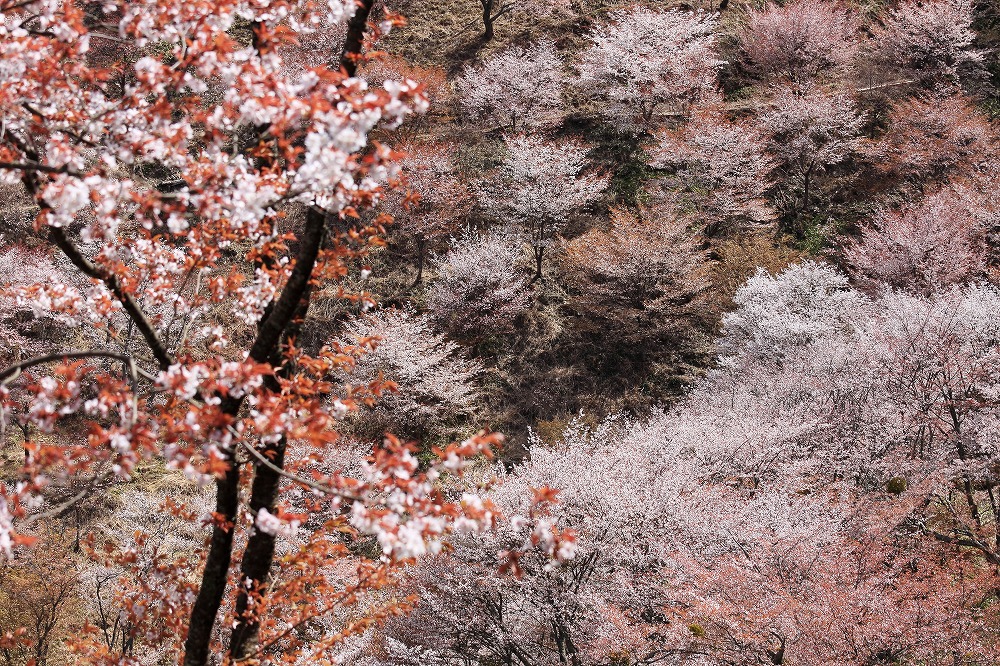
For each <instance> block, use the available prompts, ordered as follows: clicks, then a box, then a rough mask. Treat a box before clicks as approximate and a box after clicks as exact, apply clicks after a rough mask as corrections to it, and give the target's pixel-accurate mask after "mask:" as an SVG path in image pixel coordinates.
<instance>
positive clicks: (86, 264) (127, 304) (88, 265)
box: [49, 227, 174, 370]
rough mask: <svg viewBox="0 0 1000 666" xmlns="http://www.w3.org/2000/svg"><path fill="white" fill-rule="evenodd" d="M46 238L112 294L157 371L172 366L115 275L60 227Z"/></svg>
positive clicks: (161, 345)
mask: <svg viewBox="0 0 1000 666" xmlns="http://www.w3.org/2000/svg"><path fill="white" fill-rule="evenodd" d="M49 238H50V239H51V240H52V242H53V243H55V244H56V246H58V248H59V249H60V250H62V251H63V254H65V255H66V256H67V257H68V258H69V260H70V261H72V262H73V265H74V266H76V267H77V268H78V269H79V270H80V272H82V273H83V274H84V275H87V276H89V277H92V278H94V279H95V280H100V281H101V282H103V283H104V285H105V286H106V287H107V288H108V289H109V290H110V291H111V293H112V294H114V295H115V298H117V299H118V302H120V303H121V304H122V307H124V308H125V312H127V313H128V316H129V317H131V318H132V321H133V322H135V326H136V328H137V329H139V333H141V334H142V337H143V339H145V340H146V344H147V345H149V348H150V350H151V351H152V352H153V357H154V358H156V362H157V363H158V364H159V366H160V369H161V370H166V369H167V368H169V367H170V366H171V365H173V364H174V359H173V358H172V357H171V356H170V354H169V353H168V352H167V349H166V347H164V346H163V342H162V341H161V340H160V337H159V335H157V333H156V329H154V328H153V325H152V323H150V321H149V319H148V318H147V317H146V313H145V312H143V310H142V307H141V306H140V305H139V303H138V301H136V300H135V297H134V296H132V294H130V293H128V292H127V291H125V290H124V289H122V286H121V283H120V282H119V281H118V277H117V276H115V275H108V274H106V273H105V272H104V271H102V270H101V269H100V268H98V267H97V266H95V265H94V264H93V263H92V262H91V261H90V260H89V259H87V257H85V256H84V255H83V253H82V252H80V250H79V248H77V247H76V246H75V245H73V243H72V242H71V241H70V240H69V238H67V237H66V231H65V230H64V229H62V228H60V227H52V228H51V229H50V230H49Z"/></svg>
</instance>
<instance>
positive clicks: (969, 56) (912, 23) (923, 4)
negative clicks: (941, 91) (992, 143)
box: [872, 0, 985, 88]
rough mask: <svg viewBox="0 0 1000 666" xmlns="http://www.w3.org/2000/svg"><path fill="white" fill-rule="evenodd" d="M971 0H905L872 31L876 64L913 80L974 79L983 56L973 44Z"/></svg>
mask: <svg viewBox="0 0 1000 666" xmlns="http://www.w3.org/2000/svg"><path fill="white" fill-rule="evenodd" d="M972 21H973V3H972V2H970V1H969V0H927V1H923V0H921V1H920V2H918V1H917V0H907V1H906V2H901V3H899V5H898V6H897V7H895V8H893V9H891V10H890V11H889V12H888V14H887V15H886V16H885V18H884V19H883V21H882V23H883V25H882V26H881V28H880V29H879V30H877V32H876V34H875V35H874V40H873V48H872V51H873V53H872V56H873V57H874V59H875V60H877V61H878V63H879V64H880V66H882V67H885V68H887V69H888V70H889V71H894V72H898V75H899V76H901V77H903V78H906V79H908V80H912V81H914V82H916V83H917V84H919V85H921V86H923V87H926V88H934V87H935V86H937V85H938V84H942V83H952V84H954V83H962V84H970V83H977V82H980V81H981V80H982V79H983V75H984V69H983V67H984V59H985V54H984V53H983V52H982V51H980V50H979V49H977V48H975V41H976V34H975V32H974V31H973V30H972Z"/></svg>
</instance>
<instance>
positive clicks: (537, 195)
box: [479, 136, 607, 281]
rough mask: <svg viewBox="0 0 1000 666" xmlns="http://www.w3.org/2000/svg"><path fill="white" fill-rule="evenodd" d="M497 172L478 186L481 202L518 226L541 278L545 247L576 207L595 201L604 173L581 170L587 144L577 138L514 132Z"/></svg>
mask: <svg viewBox="0 0 1000 666" xmlns="http://www.w3.org/2000/svg"><path fill="white" fill-rule="evenodd" d="M506 148H507V153H506V156H505V157H504V161H503V163H502V164H501V165H500V168H499V169H498V170H497V173H496V175H495V176H493V177H491V178H489V179H487V180H485V181H483V182H481V183H480V186H479V196H480V202H481V204H482V206H483V208H485V209H486V211H487V212H489V213H490V214H491V215H493V216H494V217H496V218H497V219H498V220H500V221H502V222H504V223H506V224H509V225H512V226H519V227H521V228H522V229H523V230H524V232H525V235H526V236H527V238H528V241H529V243H530V244H531V247H532V250H533V251H534V254H535V275H534V278H533V280H532V281H534V280H539V279H541V278H542V261H543V259H544V257H545V251H546V250H547V249H548V248H549V247H551V246H552V243H553V241H554V238H555V234H556V233H558V231H559V228H560V227H561V226H562V225H563V224H564V223H565V222H566V220H567V218H568V217H569V215H570V214H571V213H573V212H574V211H577V210H579V209H580V208H582V207H583V206H586V205H587V204H589V203H592V202H593V201H595V200H596V199H597V198H598V196H600V193H601V191H602V190H603V189H604V188H605V186H606V185H607V178H606V177H604V176H600V175H597V174H592V173H586V172H585V166H586V164H585V161H584V160H585V157H586V154H587V149H586V148H585V147H584V146H583V145H581V144H578V143H573V142H568V141H561V142H552V141H544V140H542V139H538V138H535V137H533V136H517V137H514V138H512V139H509V140H508V141H507V146H506Z"/></svg>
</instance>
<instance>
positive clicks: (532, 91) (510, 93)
mask: <svg viewBox="0 0 1000 666" xmlns="http://www.w3.org/2000/svg"><path fill="white" fill-rule="evenodd" d="M455 88H456V89H457V91H458V99H459V104H460V105H461V108H462V111H463V113H464V114H465V116H466V117H467V118H469V119H470V120H472V121H473V122H475V123H477V124H478V125H480V126H481V127H483V128H484V129H492V128H494V127H497V126H499V127H502V128H505V129H510V130H513V131H527V130H537V129H539V128H544V127H548V126H551V125H555V124H557V123H558V122H559V120H560V116H561V112H562V62H561V61H560V59H559V55H558V54H557V53H556V49H555V45H554V44H553V43H552V42H551V41H547V40H543V41H540V42H538V43H536V44H534V45H533V46H531V47H529V48H527V49H523V48H521V47H519V46H511V47H508V48H506V49H504V50H503V51H500V52H499V53H496V54H495V55H492V56H490V57H489V58H487V59H486V60H485V61H483V62H482V63H481V64H480V65H479V66H478V67H472V66H469V67H466V69H465V72H464V73H463V74H462V76H461V77H459V78H458V80H457V81H456V82H455Z"/></svg>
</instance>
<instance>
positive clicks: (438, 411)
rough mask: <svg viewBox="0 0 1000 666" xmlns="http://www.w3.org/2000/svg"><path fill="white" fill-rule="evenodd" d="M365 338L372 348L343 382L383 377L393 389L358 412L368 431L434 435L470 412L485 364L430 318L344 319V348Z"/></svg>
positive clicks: (387, 314)
mask: <svg viewBox="0 0 1000 666" xmlns="http://www.w3.org/2000/svg"><path fill="white" fill-rule="evenodd" d="M367 341H371V346H372V347H373V348H372V349H371V350H370V351H368V352H367V353H366V354H364V355H363V356H361V357H360V358H359V359H358V360H357V362H356V363H355V364H354V365H353V367H352V368H351V369H350V370H349V371H347V372H346V373H345V376H344V380H345V381H346V382H347V383H348V384H352V385H359V386H368V385H374V384H377V383H378V382H381V381H387V382H392V384H393V388H392V390H390V391H388V392H386V393H385V394H383V396H382V397H381V399H380V400H379V401H378V403H377V404H376V405H375V406H374V407H373V410H372V412H370V413H362V414H359V417H360V418H361V419H362V420H364V421H365V422H366V423H367V425H366V427H365V428H364V430H365V432H366V433H368V434H371V435H373V436H374V437H381V435H382V433H383V432H385V431H386V430H390V431H394V432H399V433H400V434H405V435H408V436H416V435H427V434H428V433H435V434H436V433H438V432H440V430H441V428H443V427H445V426H447V425H448V424H452V425H454V424H455V422H456V420H461V419H462V417H465V418H466V419H467V418H468V417H469V416H470V415H471V414H473V413H474V409H475V406H476V402H477V398H478V395H477V394H478V388H477V386H476V380H477V378H478V376H479V375H480V374H481V373H482V371H483V368H482V366H481V365H480V364H479V363H477V362H475V361H469V360H467V359H465V358H464V356H463V354H462V353H461V350H460V348H459V346H458V345H456V344H455V343H453V342H449V341H447V340H445V338H444V336H443V335H441V334H440V333H437V332H436V331H434V329H433V327H432V325H431V320H430V318H429V317H428V316H426V315H417V314H415V313H413V312H410V311H407V310H382V311H378V312H375V313H372V314H368V315H364V316H361V317H358V318H356V319H354V320H352V321H350V322H348V323H347V325H346V326H345V331H344V336H343V340H342V346H350V345H357V344H362V345H364V344H368V342H367Z"/></svg>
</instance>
